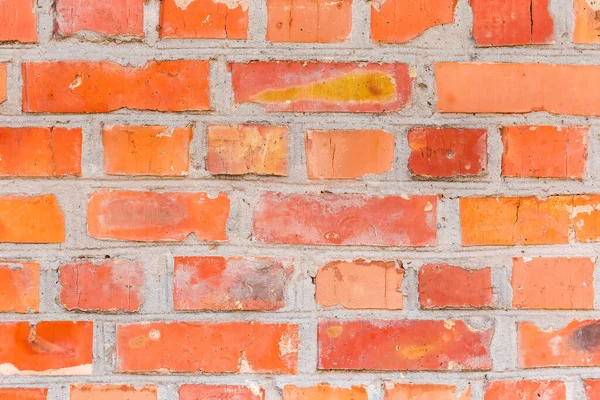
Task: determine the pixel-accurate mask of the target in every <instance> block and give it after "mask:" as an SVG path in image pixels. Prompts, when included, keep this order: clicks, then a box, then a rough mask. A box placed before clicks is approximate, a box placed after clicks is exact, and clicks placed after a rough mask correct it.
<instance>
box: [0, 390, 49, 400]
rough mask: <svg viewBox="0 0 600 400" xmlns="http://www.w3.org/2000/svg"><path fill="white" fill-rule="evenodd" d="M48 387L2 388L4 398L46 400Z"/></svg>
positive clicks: (2, 397) (3, 399)
mask: <svg viewBox="0 0 600 400" xmlns="http://www.w3.org/2000/svg"><path fill="white" fill-rule="evenodd" d="M47 395H48V389H28V388H27V389H26V388H0V399H2V400H46V398H47Z"/></svg>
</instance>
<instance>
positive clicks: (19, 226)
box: [0, 194, 65, 243]
mask: <svg viewBox="0 0 600 400" xmlns="http://www.w3.org/2000/svg"><path fill="white" fill-rule="evenodd" d="M64 241H65V216H64V214H63V212H62V210H61V208H60V206H59V205H58V202H57V200H56V197H55V196H54V195H53V194H46V195H41V196H35V197H26V196H0V242H9V243H63V242H64Z"/></svg>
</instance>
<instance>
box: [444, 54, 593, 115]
mask: <svg viewBox="0 0 600 400" xmlns="http://www.w3.org/2000/svg"><path fill="white" fill-rule="evenodd" d="M435 80H436V88H437V95H438V96H437V97H438V103H437V109H438V111H441V112H445V113H451V112H453V113H529V112H532V111H546V112H549V113H551V114H572V115H585V116H598V115H600V92H598V91H597V90H595V87H594V85H593V82H598V81H600V66H594V65H591V66H590V65H557V64H519V63H485V64H480V63H454V62H442V63H437V64H436V67H435ZM481 88H485V90H481Z"/></svg>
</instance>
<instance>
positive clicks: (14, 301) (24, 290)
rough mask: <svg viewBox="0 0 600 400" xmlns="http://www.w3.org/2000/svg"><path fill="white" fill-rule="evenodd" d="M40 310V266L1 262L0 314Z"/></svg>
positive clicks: (34, 263)
mask: <svg viewBox="0 0 600 400" xmlns="http://www.w3.org/2000/svg"><path fill="white" fill-rule="evenodd" d="M39 310H40V264H38V263H36V262H20V261H6V260H2V261H0V312H16V313H27V312H38V311H39Z"/></svg>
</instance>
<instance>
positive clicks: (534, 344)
mask: <svg viewBox="0 0 600 400" xmlns="http://www.w3.org/2000/svg"><path fill="white" fill-rule="evenodd" d="M518 326H519V367H521V368H544V367H592V366H593V367H597V366H600V348H599V347H598V335H600V321H596V320H589V321H572V322H571V323H570V324H568V325H567V326H565V327H564V328H557V329H553V328H552V327H550V328H546V327H539V326H537V325H535V324H534V323H532V322H520V323H519V324H518Z"/></svg>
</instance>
